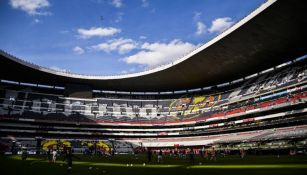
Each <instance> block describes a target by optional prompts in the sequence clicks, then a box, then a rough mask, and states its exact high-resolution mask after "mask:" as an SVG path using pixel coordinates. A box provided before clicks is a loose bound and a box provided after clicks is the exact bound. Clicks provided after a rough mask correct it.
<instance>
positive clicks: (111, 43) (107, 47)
mask: <svg viewBox="0 0 307 175" xmlns="http://www.w3.org/2000/svg"><path fill="white" fill-rule="evenodd" d="M137 46H138V43H136V42H135V41H134V40H132V39H124V38H119V39H112V40H108V41H107V42H104V43H100V44H97V45H94V46H91V47H90V48H91V49H94V50H97V51H104V52H111V51H117V52H118V53H119V54H125V53H128V52H130V51H131V50H133V49H135V48H137Z"/></svg>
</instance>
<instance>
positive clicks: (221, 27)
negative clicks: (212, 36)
mask: <svg viewBox="0 0 307 175" xmlns="http://www.w3.org/2000/svg"><path fill="white" fill-rule="evenodd" d="M233 23H234V21H232V20H231V18H229V17H225V18H217V19H215V20H213V21H212V24H211V27H210V28H209V29H208V31H209V32H211V33H213V32H217V33H221V32H223V31H225V30H226V29H228V28H229V27H230V26H232V24H233Z"/></svg>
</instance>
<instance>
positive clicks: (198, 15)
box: [193, 12, 201, 21]
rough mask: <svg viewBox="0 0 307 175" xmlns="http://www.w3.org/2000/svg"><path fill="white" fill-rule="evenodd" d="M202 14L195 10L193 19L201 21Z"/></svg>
mask: <svg viewBox="0 0 307 175" xmlns="http://www.w3.org/2000/svg"><path fill="white" fill-rule="evenodd" d="M200 16H201V12H194V16H193V20H194V21H199V20H200Z"/></svg>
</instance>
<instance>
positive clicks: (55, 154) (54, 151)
mask: <svg viewBox="0 0 307 175" xmlns="http://www.w3.org/2000/svg"><path fill="white" fill-rule="evenodd" d="M56 156H57V151H56V150H53V151H52V162H53V163H55V162H56Z"/></svg>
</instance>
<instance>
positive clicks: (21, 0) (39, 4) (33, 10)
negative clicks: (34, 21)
mask: <svg viewBox="0 0 307 175" xmlns="http://www.w3.org/2000/svg"><path fill="white" fill-rule="evenodd" d="M10 5H11V6H12V7H13V8H14V9H21V10H23V11H25V12H27V13H28V14H29V15H50V14H51V13H50V12H46V11H41V10H42V9H43V8H46V7H49V6H50V3H49V1H48V0H10Z"/></svg>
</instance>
